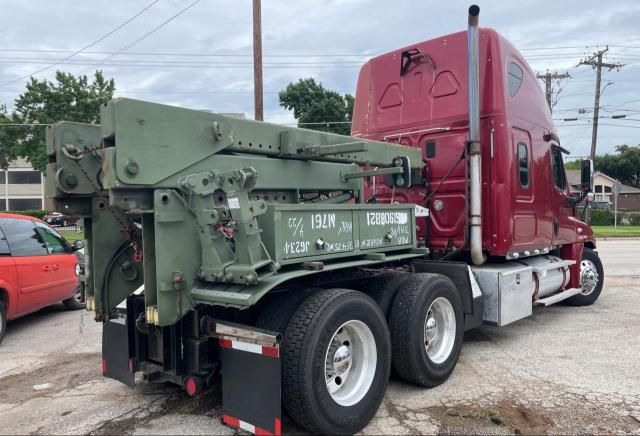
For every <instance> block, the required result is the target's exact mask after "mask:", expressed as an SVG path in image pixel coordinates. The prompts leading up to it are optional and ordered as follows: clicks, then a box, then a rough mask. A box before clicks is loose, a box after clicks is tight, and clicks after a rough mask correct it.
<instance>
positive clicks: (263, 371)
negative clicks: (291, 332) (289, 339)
mask: <svg viewBox="0 0 640 436" xmlns="http://www.w3.org/2000/svg"><path fill="white" fill-rule="evenodd" d="M249 329H251V328H247V326H242V327H241V328H238V327H232V328H229V326H228V325H223V324H220V323H218V324H216V333H217V334H216V336H217V337H218V341H219V345H220V370H221V373H222V408H223V413H224V415H223V418H222V420H223V422H224V423H225V424H227V425H230V426H232V427H237V428H241V429H243V430H246V431H249V432H251V433H254V434H274V435H279V434H281V432H282V430H281V421H280V417H281V410H280V408H281V406H280V347H279V344H278V342H279V339H276V337H277V334H276V333H273V332H265V331H260V333H258V331H257V330H256V331H253V330H249ZM247 333H249V334H247ZM256 333H258V335H256ZM264 333H267V334H264ZM268 333H273V335H272V336H271V338H273V339H271V340H269V339H267V340H266V341H265V340H262V339H263V338H264V337H266V336H268Z"/></svg>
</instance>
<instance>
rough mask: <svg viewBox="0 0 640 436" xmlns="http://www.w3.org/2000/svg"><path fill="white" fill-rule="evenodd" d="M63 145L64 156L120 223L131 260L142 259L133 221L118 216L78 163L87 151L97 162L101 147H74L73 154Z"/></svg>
mask: <svg viewBox="0 0 640 436" xmlns="http://www.w3.org/2000/svg"><path fill="white" fill-rule="evenodd" d="M65 147H66V146H63V147H62V150H63V154H64V155H65V156H67V157H69V158H70V159H71V160H73V161H74V162H75V163H76V165H77V166H78V169H79V170H80V172H81V173H82V174H83V175H84V177H85V178H86V179H87V182H89V185H91V187H92V188H93V190H94V191H95V193H96V195H97V196H98V198H99V199H100V201H101V202H102V204H104V207H105V208H106V209H107V211H108V212H109V213H110V214H111V215H112V216H113V219H114V220H116V221H117V222H118V224H119V225H120V228H119V230H120V233H122V235H123V236H124V237H125V238H126V240H127V241H129V243H130V244H131V246H132V247H133V260H134V261H136V262H141V261H142V250H140V248H139V244H138V241H137V236H138V229H137V228H136V227H135V224H134V222H133V221H132V220H130V219H129V218H127V221H126V222H125V221H123V220H122V219H121V218H120V216H118V214H117V213H116V211H115V209H114V208H113V206H111V204H109V197H108V196H107V195H104V194H103V193H102V189H101V188H100V187H99V186H98V185H97V184H96V183H95V182H94V180H93V179H92V178H91V176H90V175H89V173H87V171H86V170H85V169H84V168H83V167H82V165H81V164H80V160H81V159H82V157H84V155H85V154H87V153H91V154H92V155H93V156H94V157H95V158H96V160H98V162H100V161H101V159H100V158H99V156H97V155H96V152H97V151H98V150H100V149H101V147H98V146H95V145H93V146H85V147H84V149H83V150H78V149H75V151H76V152H75V153H74V154H73V155H71V154H70V153H69V151H68V150H66V148H65ZM74 148H75V147H74Z"/></svg>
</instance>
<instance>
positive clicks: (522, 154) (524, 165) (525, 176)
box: [518, 142, 529, 188]
mask: <svg viewBox="0 0 640 436" xmlns="http://www.w3.org/2000/svg"><path fill="white" fill-rule="evenodd" d="M518 175H519V178H520V187H521V188H528V187H529V151H528V150H527V144H525V143H523V142H520V143H518Z"/></svg>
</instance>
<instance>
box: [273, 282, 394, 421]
mask: <svg viewBox="0 0 640 436" xmlns="http://www.w3.org/2000/svg"><path fill="white" fill-rule="evenodd" d="M390 368H391V344H390V341H389V331H388V329H387V323H386V321H385V319H384V315H383V314H382V311H381V310H380V308H379V307H378V306H377V305H376V303H375V302H374V301H373V300H372V299H371V298H369V297H368V296H366V295H365V294H363V293H361V292H357V291H353V290H348V289H328V290H322V291H318V292H317V293H315V294H314V295H312V296H311V297H309V298H308V299H307V300H305V301H304V303H302V305H301V306H300V307H299V308H298V310H297V311H296V313H295V314H294V315H293V318H292V319H291V321H290V322H289V326H288V328H287V333H286V335H285V339H284V342H283V347H282V379H283V392H282V394H283V401H284V406H285V408H286V410H287V412H288V413H289V415H290V416H291V417H292V418H293V419H294V421H296V422H297V423H298V424H299V425H301V426H302V427H305V428H306V429H308V430H310V431H312V432H317V433H324V434H334V433H340V434H346V433H349V434H351V433H355V432H357V431H359V430H361V429H362V428H363V427H364V426H365V425H367V423H368V422H369V421H370V420H371V418H372V417H373V416H374V415H375V413H376V412H377V410H378V407H380V403H381V402H382V399H383V397H384V392H385V389H386V386H387V382H388V380H389V372H390Z"/></svg>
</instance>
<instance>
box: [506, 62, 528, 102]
mask: <svg viewBox="0 0 640 436" xmlns="http://www.w3.org/2000/svg"><path fill="white" fill-rule="evenodd" d="M523 77H524V71H522V68H520V66H519V65H518V64H516V63H515V62H509V64H508V65H507V82H508V84H509V95H510V96H511V97H513V96H514V95H516V93H517V92H518V90H519V89H520V85H522V78H523Z"/></svg>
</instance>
